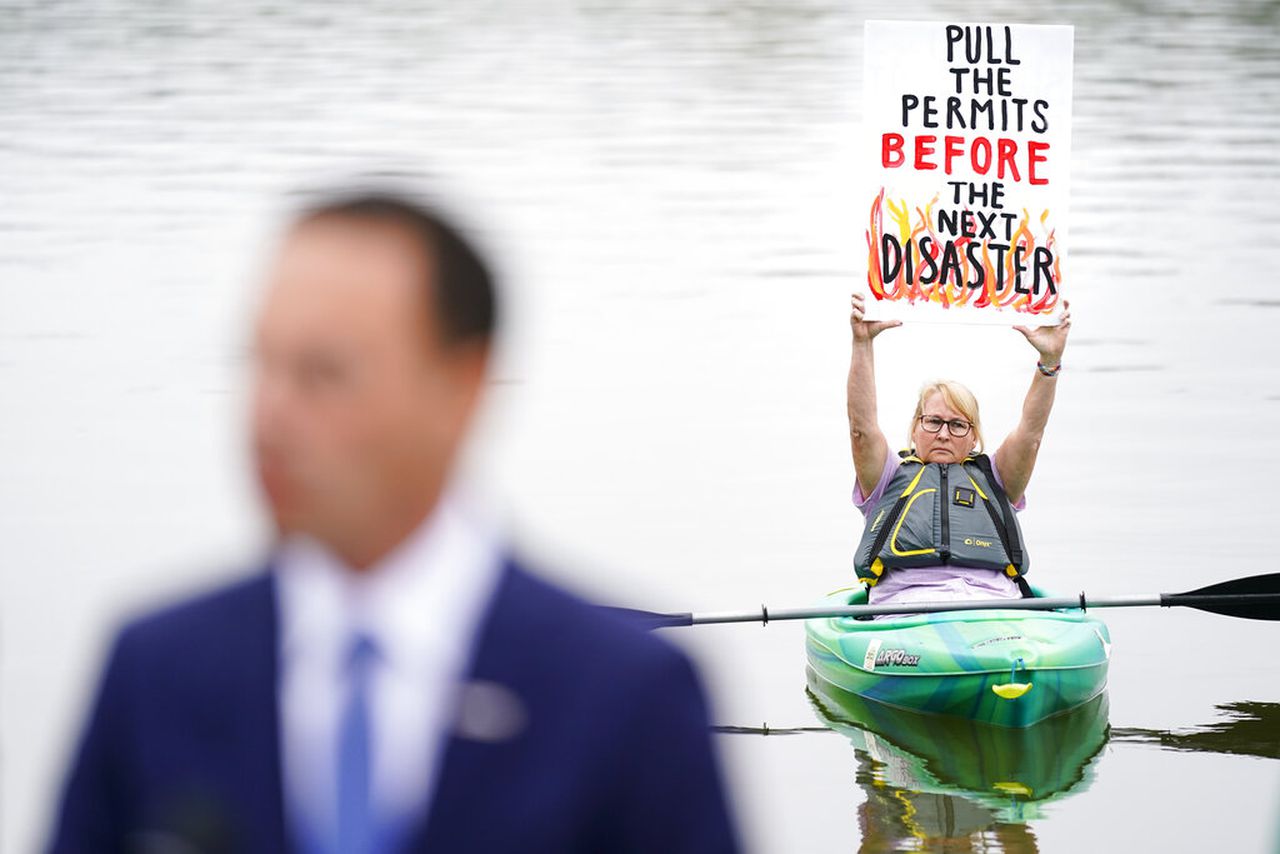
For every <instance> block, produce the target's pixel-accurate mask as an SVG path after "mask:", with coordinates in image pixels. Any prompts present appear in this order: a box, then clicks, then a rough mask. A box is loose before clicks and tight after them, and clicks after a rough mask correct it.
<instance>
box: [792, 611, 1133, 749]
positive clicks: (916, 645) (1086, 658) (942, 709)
mask: <svg viewBox="0 0 1280 854" xmlns="http://www.w3.org/2000/svg"><path fill="white" fill-rule="evenodd" d="M1035 592H1036V593H1037V595H1043V594H1042V593H1041V592H1040V591H1035ZM865 603H866V591H865V590H862V589H861V588H857V589H851V590H843V591H837V592H835V593H833V594H831V595H830V596H828V597H827V599H826V600H825V601H824V602H823V605H826V606H840V605H859V604H865ZM805 636H806V649H807V656H808V661H809V666H810V667H811V668H812V669H813V672H814V674H815V675H816V677H817V678H818V679H821V680H823V681H824V682H827V683H829V684H830V685H832V686H834V687H836V688H838V689H840V690H843V691H848V692H850V693H853V694H856V695H858V696H860V697H864V698H866V699H869V700H874V701H876V702H879V703H884V704H887V705H891V706H898V707H901V708H905V709H911V710H915V711H920V712H931V713H935V714H943V715H952V716H956V717H962V718H968V719H970V720H976V721H981V722H983V723H990V724H994V725H997V726H1006V727H1025V726H1030V725H1031V724H1034V723H1036V722H1037V721H1040V720H1043V719H1045V718H1047V717H1051V716H1053V715H1056V714H1060V713H1062V712H1065V711H1067V710H1069V709H1072V708H1075V707H1077V706H1079V705H1081V704H1083V703H1086V702H1088V701H1089V700H1091V699H1093V698H1094V697H1096V696H1097V695H1098V694H1099V693H1101V692H1102V690H1103V689H1104V688H1105V687H1106V679H1107V665H1108V661H1109V659H1110V653H1111V638H1110V635H1109V633H1108V632H1107V627H1106V624H1105V623H1103V622H1102V621H1101V620H1098V619H1096V618H1094V617H1090V616H1088V615H1087V614H1085V613H1084V612H1083V611H1080V610H1079V609H1072V610H1065V611H1018V610H1004V609H997V610H984V611H944V612H940V613H935V614H917V615H910V616H903V617H893V618H887V619H879V620H859V619H856V618H852V617H835V618H821V619H813V620H808V621H806V623H805Z"/></svg>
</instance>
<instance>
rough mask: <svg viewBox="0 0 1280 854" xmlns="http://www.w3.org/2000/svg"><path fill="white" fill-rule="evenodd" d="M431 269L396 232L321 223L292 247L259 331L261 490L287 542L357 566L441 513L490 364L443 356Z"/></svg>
mask: <svg viewBox="0 0 1280 854" xmlns="http://www.w3.org/2000/svg"><path fill="white" fill-rule="evenodd" d="M430 270H431V260H430V259H429V258H427V257H424V254H423V250H422V249H421V248H420V247H419V245H418V244H416V243H415V242H414V240H413V239H412V237H411V235H410V234H409V233H408V232H407V231H406V230H405V229H402V228H400V227H398V226H396V225H391V224H386V223H371V222H367V221H363V220H358V219H353V218H347V217H339V216H331V217H322V218H319V219H316V220H312V221H307V222H304V223H303V224H301V225H299V226H297V227H295V228H294V229H293V230H292V231H291V232H290V233H289V235H288V236H287V238H286V239H285V240H284V242H283V244H282V246H281V248H280V251H279V255H278V257H277V258H276V261H275V264H274V267H273V268H272V269H271V270H270V273H269V279H268V283H267V290H266V296H265V300H264V302H263V306H262V310H261V314H260V317H259V319H258V326H257V336H256V342H255V343H256V346H255V368H256V370H255V378H254V394H253V442H254V452H255V458H256V464H257V473H258V478H259V482H260V484H261V487H262V490H263V493H264V495H265V497H266V499H267V503H268V506H269V508H270V511H271V514H272V517H273V519H274V521H275V523H276V527H277V529H278V530H279V531H280V532H281V533H293V532H303V533H308V534H311V535H313V536H315V537H317V538H318V539H320V540H321V541H323V542H325V543H327V544H328V545H330V546H332V547H334V548H336V549H338V551H339V552H340V553H343V552H344V550H345V551H347V552H354V553H355V554H344V556H346V557H349V558H354V559H357V560H358V559H359V557H360V555H359V554H358V553H359V552H360V550H361V549H362V548H364V546H363V545H362V543H364V542H367V541H368V540H369V539H370V538H371V537H372V538H373V539H374V540H377V538H378V535H379V534H378V532H380V531H385V530H389V529H395V528H396V527H397V526H399V527H404V525H405V524H410V526H411V523H413V522H415V521H416V520H417V519H420V518H421V517H422V515H424V514H425V513H426V512H428V511H429V510H430V509H431V507H432V506H433V504H434V502H435V500H436V498H437V497H438V495H439V492H440V489H441V487H442V485H443V482H444V479H445V477H446V475H447V471H448V468H449V465H450V462H451V461H452V459H453V457H454V456H455V454H456V452H457V450H458V446H459V444H460V443H461V440H462V437H463V433H464V430H465V426H466V421H467V416H468V414H469V412H470V410H471V408H472V404H473V403H474V402H475V397H476V395H477V393H478V389H479V385H480V381H481V375H482V372H483V365H482V362H483V359H480V360H479V363H477V359H476V358H475V356H474V354H473V352H472V351H462V350H459V349H457V348H448V347H445V346H444V345H443V344H442V341H441V335H440V332H439V328H438V323H437V318H435V317H434V309H433V307H432V305H431V301H430V294H429V293H428V292H427V291H426V289H425V287H424V282H429V281H430ZM375 556H376V555H375Z"/></svg>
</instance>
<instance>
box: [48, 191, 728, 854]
mask: <svg viewBox="0 0 1280 854" xmlns="http://www.w3.org/2000/svg"><path fill="white" fill-rule="evenodd" d="M496 316H497V306H496V298H495V293H494V289H493V286H492V283H491V281H490V275H489V273H488V271H487V270H486V267H485V264H484V262H483V261H482V260H481V259H480V257H479V256H478V255H477V254H476V252H475V251H474V250H473V249H472V248H471V247H470V246H469V245H468V243H467V242H466V241H465V240H464V239H463V238H462V237H461V236H460V235H459V234H458V233H457V232H456V231H455V230H454V229H453V228H452V227H451V226H450V225H449V224H448V223H446V222H445V221H444V220H443V219H442V218H440V217H439V216H437V215H435V214H433V213H432V212H430V211H428V210H426V209H424V208H421V207H419V206H417V205H415V204H413V203H411V202H408V201H405V200H403V199H400V198H398V197H394V196H388V195H380V194H363V195H351V196H346V197H342V198H339V199H337V200H335V201H332V202H329V203H325V204H322V205H318V206H316V207H313V208H310V209H308V210H307V211H305V212H304V213H303V214H302V215H301V216H299V217H298V219H297V220H296V221H295V222H294V224H293V226H292V228H291V229H290V230H289V231H288V233H287V234H286V237H285V239H284V240H283V242H282V245H281V247H280V249H279V251H278V254H277V256H276V258H275V261H274V264H273V266H272V268H271V270H270V275H269V282H268V287H267V289H266V296H265V300H264V302H263V306H262V309H261V312H260V316H259V319H258V326H257V334H256V346H255V368H256V370H255V378H254V388H253V442H254V451H255V459H256V463H257V472H258V477H259V481H260V483H261V487H262V491H263V493H264V494H265V496H266V502H267V505H268V507H269V508H270V512H271V515H272V518H273V520H274V522H275V527H276V529H277V530H278V532H279V539H278V543H277V545H276V547H275V548H274V550H273V553H272V555H271V558H270V561H269V563H268V565H267V566H266V567H265V568H264V569H263V570H261V571H259V572H257V573H256V574H253V575H251V576H249V577H247V578H245V579H243V580H241V581H239V582H237V583H234V584H232V585H230V586H227V587H224V588H222V589H219V590H215V591H213V592H212V593H209V594H206V595H203V596H200V597H198V598H195V599H192V600H190V601H187V602H183V603H181V604H178V605H176V606H173V607H171V608H168V609H165V610H163V611H160V612H158V613H155V614H151V615H149V616H146V617H143V618H141V619H139V620H136V621H134V622H132V623H130V624H129V625H128V626H126V627H125V628H124V630H123V631H122V632H121V633H120V634H119V636H118V637H117V639H116V641H115V644H114V646H113V648H112V650H111V653H110V655H109V659H108V662H107V666H106V671H105V675H104V677H103V680H102V683H101V685H100V687H99V690H98V693H97V696H96V699H95V702H94V705H93V708H92V711H91V714H90V717H89V720H88V725H87V728H86V730H85V732H84V735H83V737H82V740H81V742H80V744H79V747H78V750H77V752H76V755H75V757H74V761H73V763H72V766H71V769H70V773H69V775H68V777H67V781H66V787H65V791H64V795H63V799H62V802H61V805H60V809H59V811H58V814H57V819H56V825H55V828H54V833H53V837H52V839H51V841H50V850H51V851H54V852H96V851H237V852H240V851H243V852H272V854H275V852H283V851H297V852H300V854H310V853H311V852H316V854H321V852H324V854H338V852H341V853H342V854H348V852H350V854H381V852H396V851H435V852H462V851H465V852H507V851H510V852H517V851H518V852H576V851H582V852H587V851H592V852H605V851H607V852H626V851H636V852H641V851H644V852H682V851H688V852H695V851H696V852H718V851H732V850H735V848H736V843H735V840H734V835H733V831H732V829H731V826H730V822H729V818H728V815H727V810H726V805H725V799H724V795H723V792H722V788H721V782H720V777H719V772H718V769H717V767H716V762H715V759H714V756H713V752H712V747H711V743H710V734H709V728H708V720H707V712H706V708H705V706H704V703H703V699H702V694H701V691H700V689H699V687H698V685H697V682H696V679H695V677H694V674H693V672H692V670H691V668H690V666H689V664H688V662H687V661H686V660H685V658H684V657H683V656H681V655H680V654H679V653H677V652H675V651H674V650H673V649H672V648H670V647H669V646H667V645H666V644H665V643H663V642H661V641H659V640H657V639H655V638H653V637H651V636H649V635H646V634H643V633H641V632H639V631H637V630H635V629H632V628H631V627H630V626H626V625H623V624H621V623H618V622H615V620H614V618H612V617H609V616H607V615H606V614H604V613H603V612H602V611H599V610H597V609H595V608H593V607H591V606H588V605H586V604H585V603H583V602H580V601H578V600H577V599H574V598H572V597H571V596H569V595H567V594H565V593H563V592H561V591H559V590H557V589H556V588H554V587H552V586H550V585H549V584H547V583H545V582H543V581H540V580H538V579H537V578H535V577H534V576H533V575H532V574H530V573H529V572H528V571H527V570H526V569H525V568H524V566H523V564H522V563H521V562H520V561H519V560H517V559H516V558H514V557H513V556H511V555H510V554H509V553H508V552H507V551H506V548H505V544H504V543H503V541H502V539H501V536H500V534H498V533H497V532H495V531H494V530H493V529H492V527H491V526H490V525H489V524H487V523H486V522H485V520H484V518H483V516H481V515H479V514H477V513H476V512H474V511H473V510H472V509H470V508H468V507H467V506H466V505H465V503H464V501H463V500H462V498H461V496H460V495H459V494H458V492H457V489H455V488H453V487H451V472H452V469H453V465H454V462H455V460H456V459H457V458H458V455H459V452H460V449H461V446H462V444H463V441H464V438H465V434H466V431H467V427H468V424H469V422H470V420H471V417H472V414H473V412H474V410H475V409H476V407H477V404H478V402H479V399H480V397H481V390H482V387H483V385H484V383H485V378H486V370H487V366H488V362H489V358H490V351H491V344H492V338H493V335H494V331H495V321H496Z"/></svg>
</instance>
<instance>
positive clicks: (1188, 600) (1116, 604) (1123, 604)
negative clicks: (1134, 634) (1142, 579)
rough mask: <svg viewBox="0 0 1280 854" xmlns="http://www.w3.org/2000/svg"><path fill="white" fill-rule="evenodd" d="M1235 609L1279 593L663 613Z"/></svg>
mask: <svg viewBox="0 0 1280 854" xmlns="http://www.w3.org/2000/svg"><path fill="white" fill-rule="evenodd" d="M1232 604H1251V605H1261V604H1280V594H1265V593H1264V594H1235V595H1233V594H1227V595H1212V594H1209V595H1198V594H1195V593H1152V594H1146V595H1139V596H1108V597H1101V598H1097V599H1090V598H1088V597H1087V596H1085V595H1084V594H1083V593H1081V594H1080V595H1079V596H1060V597H1049V598H1039V599H972V600H967V601H960V602H901V603H894V604H889V605H843V606H838V607H832V608H779V609H776V610H771V609H769V608H767V607H765V606H761V607H760V610H759V611H726V612H719V613H716V612H709V613H702V614H662V615H655V616H661V617H663V618H666V619H667V620H669V622H667V621H665V620H664V622H663V625H669V626H699V625H706V624H709V623H754V622H761V623H766V624H767V623H770V622H773V621H775V620H812V619H817V618H830V617H879V616H887V615H892V614H936V613H941V612H944V611H987V610H1001V611H1052V610H1062V609H1081V610H1087V609H1089V608H1133V607H1144V606H1146V607H1151V606H1163V607H1166V608H1169V607H1175V606H1188V607H1192V608H1201V607H1204V606H1215V605H1232Z"/></svg>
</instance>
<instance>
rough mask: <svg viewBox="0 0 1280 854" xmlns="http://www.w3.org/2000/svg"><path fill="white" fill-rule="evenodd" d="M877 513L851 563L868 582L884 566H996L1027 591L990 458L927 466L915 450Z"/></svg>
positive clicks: (1017, 533)
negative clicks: (915, 453)
mask: <svg viewBox="0 0 1280 854" xmlns="http://www.w3.org/2000/svg"><path fill="white" fill-rule="evenodd" d="M901 453H902V455H903V460H902V463H901V465H899V466H898V470H897V471H896V472H894V474H893V478H892V480H890V481H889V485H888V487H886V488H885V491H884V497H883V498H881V499H880V500H879V501H878V502H877V503H876V505H875V507H873V508H872V510H871V513H870V514H869V515H868V517H867V518H868V522H867V524H866V527H864V528H863V530H862V541H861V542H860V543H858V552H857V555H856V557H855V558H854V569H855V570H856V572H857V573H858V579H859V580H861V581H863V582H866V583H867V584H869V585H873V584H875V583H876V582H877V581H879V580H880V576H882V575H883V574H884V571H885V569H886V568H888V569H893V568H905V567H921V566H938V565H939V564H941V565H949V566H969V567H976V568H979V569H994V570H997V571H1000V572H1004V573H1005V574H1006V575H1008V576H1009V577H1010V578H1014V579H1019V584H1018V586H1019V587H1020V588H1022V589H1023V592H1024V594H1026V592H1027V590H1028V589H1029V588H1027V587H1026V582H1025V581H1021V580H1020V579H1021V577H1022V576H1023V575H1025V574H1026V572H1027V569H1028V567H1029V565H1030V560H1029V558H1028V557H1027V553H1026V551H1025V550H1024V548H1023V544H1022V529H1021V528H1019V527H1018V520H1017V518H1016V517H1015V516H1014V514H1013V508H1012V507H1011V506H1010V504H1009V498H1008V496H1006V495H1005V493H1004V490H1003V489H1001V488H1000V484H998V483H997V482H996V478H995V474H994V472H992V470H991V460H990V458H989V457H987V455H986V454H978V455H976V456H973V457H966V458H965V459H964V460H963V461H962V462H959V463H926V462H925V461H924V460H922V459H920V458H919V457H917V456H915V455H914V454H912V453H911V452H908V451H903V452H901Z"/></svg>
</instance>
